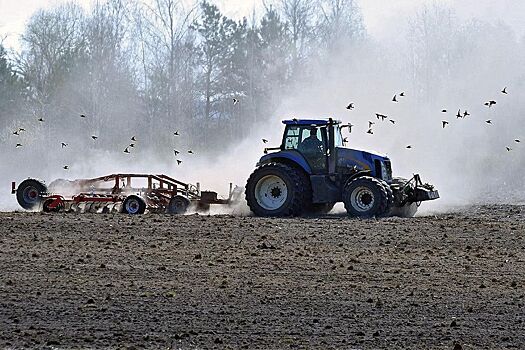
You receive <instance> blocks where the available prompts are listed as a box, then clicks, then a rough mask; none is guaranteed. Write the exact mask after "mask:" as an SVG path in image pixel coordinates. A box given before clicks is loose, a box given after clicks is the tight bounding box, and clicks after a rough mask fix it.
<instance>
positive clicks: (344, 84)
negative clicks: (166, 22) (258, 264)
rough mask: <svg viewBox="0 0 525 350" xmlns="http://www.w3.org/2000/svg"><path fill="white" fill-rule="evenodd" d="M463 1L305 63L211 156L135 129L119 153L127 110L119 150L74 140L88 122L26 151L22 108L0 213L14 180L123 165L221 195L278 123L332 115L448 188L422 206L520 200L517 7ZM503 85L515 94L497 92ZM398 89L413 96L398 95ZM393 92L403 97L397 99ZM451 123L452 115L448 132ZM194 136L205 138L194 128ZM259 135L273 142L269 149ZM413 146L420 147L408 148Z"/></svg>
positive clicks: (400, 168)
mask: <svg viewBox="0 0 525 350" xmlns="http://www.w3.org/2000/svg"><path fill="white" fill-rule="evenodd" d="M456 4H457V3H456V2H439V3H438V2H427V3H423V2H418V5H417V6H413V7H411V8H410V9H405V12H404V13H402V14H398V15H397V16H396V22H395V23H392V21H388V22H387V23H386V24H385V26H392V28H395V31H393V29H392V31H390V32H389V29H388V27H385V28H382V30H381V32H382V33H389V34H388V35H381V37H378V38H376V37H371V36H366V37H365V38H363V39H362V40H361V41H359V42H357V43H352V44H350V45H348V46H347V45H345V43H341V45H340V47H339V50H337V51H334V52H331V53H330V54H329V55H326V56H323V57H320V58H319V59H317V60H313V61H312V62H310V63H309V65H308V70H309V74H307V75H305V76H303V77H299V78H298V79H297V81H296V82H295V84H294V87H293V88H292V89H289V91H288V92H287V93H286V94H283V95H281V96H279V97H278V99H279V104H278V108H277V109H276V113H275V114H274V115H272V116H268V119H267V120H265V121H264V122H259V123H256V124H254V125H253V127H252V128H251V130H250V132H249V133H248V135H247V136H246V137H243V138H241V139H238V140H226V139H224V140H222V141H223V142H218V143H216V144H210V145H209V146H208V147H207V148H208V150H209V152H208V151H200V152H195V154H193V155H191V154H188V153H187V152H186V148H188V147H189V146H188V145H186V144H184V143H178V142H179V141H178V140H177V139H170V138H164V139H162V142H160V141H156V143H155V144H154V145H151V142H152V140H147V139H141V138H140V133H139V132H136V133H137V134H139V136H138V140H139V141H138V142H137V147H136V148H135V149H133V151H132V152H131V154H122V152H121V149H120V148H123V147H124V146H125V145H126V142H128V141H129V136H130V135H132V132H131V131H130V130H132V129H133V122H134V120H136V119H137V118H140V111H139V110H132V111H130V112H129V115H131V116H132V118H131V119H130V121H129V122H126V123H124V124H126V125H125V126H123V127H122V129H120V128H119V127H118V124H116V125H113V126H112V127H111V128H109V129H106V130H104V131H103V135H101V136H100V140H101V142H104V138H105V139H106V140H108V139H110V138H111V139H113V141H112V143H111V145H113V144H115V143H116V144H119V145H123V146H122V147H120V148H119V149H118V151H109V150H103V149H101V147H100V146H95V144H94V143H92V144H90V143H89V142H80V143H78V145H77V146H75V141H76V140H75V138H77V137H80V136H79V135H80V134H82V133H85V134H86V135H83V134H82V135H83V136H82V137H84V138H86V137H87V136H88V135H89V134H91V133H95V132H97V131H100V130H95V129H89V128H86V129H85V130H83V129H82V128H81V130H78V129H76V131H75V133H71V134H69V135H60V138H57V137H56V136H57V135H39V136H38V137H37V136H35V135H37V134H38V125H37V126H35V127H33V129H31V128H28V131H27V133H26V134H22V135H20V136H19V138H18V139H17V140H18V141H20V142H21V143H23V144H24V147H22V148H20V149H14V147H11V146H12V143H13V142H12V141H13V139H12V136H11V132H12V131H13V130H16V128H18V127H20V126H22V125H28V124H27V121H29V120H33V119H34V116H33V115H23V114H22V113H21V115H22V117H21V118H20V120H18V121H17V122H14V123H12V124H10V125H7V126H3V130H2V132H1V134H2V136H1V143H3V144H4V145H5V147H2V152H3V155H2V156H0V159H1V168H0V179H1V180H0V189H3V190H1V191H0V193H1V194H0V208H1V210H3V211H9V210H15V209H17V204H16V200H15V198H14V196H10V195H9V189H10V187H11V186H10V182H11V181H17V182H20V181H21V180H23V179H24V178H27V177H34V178H41V179H43V180H46V181H47V182H48V183H49V182H51V181H52V180H54V179H57V178H66V179H76V178H89V177H95V176H101V175H104V174H110V173H122V172H136V173H165V174H168V175H170V176H172V177H174V178H176V179H179V180H181V181H185V182H190V183H195V182H200V183H201V188H202V189H209V190H214V191H217V192H218V193H219V194H220V195H221V196H222V197H225V196H227V194H228V186H229V185H228V184H229V183H230V182H232V183H234V184H235V185H238V186H244V185H245V182H246V179H247V178H248V176H249V174H250V173H251V171H252V170H253V169H254V167H255V164H256V162H257V160H258V158H259V157H260V156H261V155H262V151H263V148H264V147H265V146H268V147H272V146H278V145H279V144H280V141H281V133H282V129H283V125H282V124H281V122H280V121H281V120H282V119H288V118H292V117H297V118H309V117H315V118H319V117H333V118H335V119H341V120H342V121H343V122H351V123H352V124H354V125H355V127H354V128H353V131H352V133H351V134H348V135H345V136H347V137H348V139H349V143H348V145H347V146H348V147H351V148H356V149H366V150H376V151H379V152H381V153H384V154H387V155H388V156H389V157H390V158H391V160H392V164H393V171H394V176H403V177H411V176H412V174H414V173H419V174H421V177H422V179H423V181H424V182H429V183H431V184H433V185H435V186H436V188H437V189H438V190H439V191H440V194H441V199H440V200H438V201H433V202H429V203H424V204H423V205H422V207H421V209H422V212H423V213H434V212H439V211H443V210H449V209H451V208H455V207H458V206H462V205H468V204H475V203H489V202H490V203H518V202H520V203H523V202H524V201H525V193H524V189H525V178H524V177H523V176H522V174H523V171H524V170H525V128H524V127H523V118H524V112H525V105H524V104H523V102H522V101H524V100H525V89H524V87H525V68H524V66H523V62H524V61H525V60H524V58H525V41H524V39H523V37H522V36H521V35H522V34H523V33H522V32H521V31H519V30H516V28H515V27H512V26H510V25H509V24H507V23H505V21H504V19H505V17H506V14H508V13H510V12H512V11H513V7H512V6H508V7H506V8H499V9H498V11H496V12H495V13H497V14H498V16H497V17H495V18H490V19H488V18H487V17H486V16H482V17H480V18H475V17H472V16H475V15H477V13H476V14H473V15H472V14H470V13H469V12H468V11H466V9H465V6H464V5H461V6H457V5H456ZM483 6H485V5H483ZM486 6H489V5H488V4H486ZM513 18H514V17H513ZM365 23H366V18H365ZM504 87H506V88H507V91H508V94H503V93H502V92H501V90H502V89H503V88H504ZM66 92H67V91H65V93H66ZM401 92H404V93H405V95H406V96H405V97H400V96H399V95H400V93H401ZM394 95H397V99H398V101H399V102H398V103H394V102H392V97H393V96H394ZM489 100H495V101H497V104H496V105H495V106H493V107H491V108H488V107H486V106H485V105H484V103H485V102H487V101H489ZM115 102H116V103H117V104H118V103H119V101H115ZM350 102H354V103H355V106H356V108H355V109H354V110H352V111H348V110H346V109H345V106H346V105H347V104H348V103H350ZM241 103H243V101H242V100H241ZM69 108H70V109H72V110H74V109H75V107H74V106H69ZM120 108H124V109H125V108H126V105H120ZM130 108H131V107H130ZM443 109H446V110H447V112H446V113H443V112H442V110H443ZM458 110H459V111H460V112H461V114H462V115H463V113H464V111H465V110H467V111H468V112H469V113H470V115H469V116H466V117H464V118H457V117H456V113H457V112H458ZM375 113H381V114H385V115H388V116H389V119H392V120H394V121H395V124H393V123H391V122H389V121H388V120H385V121H384V122H383V121H380V120H378V119H376V116H375ZM443 120H446V121H448V122H449V124H448V125H447V126H446V127H445V128H443V127H442V121H443ZM487 120H491V122H492V124H488V123H487V122H486V121H487ZM368 121H373V122H375V125H374V126H373V130H374V134H373V135H369V134H367V133H366V131H367V130H368ZM75 122H77V121H75ZM33 124H34V123H33ZM171 127H172V126H159V130H160V131H162V132H164V133H169V134H171V132H172V131H173V130H171ZM173 129H175V128H173ZM160 131H159V132H160ZM240 134H241V133H239V135H240ZM192 135H193V136H194V137H197V136H195V135H198V133H195V132H194V133H193V134H192ZM262 138H266V139H269V140H270V142H269V143H268V144H266V145H263V144H262V142H261V139H262ZM50 139H52V141H50ZM62 139H67V140H68V142H69V145H68V147H67V149H66V150H65V151H64V152H59V151H61V149H60V147H59V144H58V145H57V142H59V141H60V140H62ZM516 139H520V140H521V141H522V142H521V143H517V142H515V141H514V140H516ZM115 140H116V141H115ZM166 140H167V141H166ZM108 145H109V144H108ZM142 145H144V147H142ZM408 145H411V146H412V148H411V149H407V148H406V146H408ZM7 146H9V147H7ZM506 147H510V148H511V151H507V149H506ZM175 148H178V149H180V151H181V152H182V156H181V157H180V159H181V160H182V164H180V165H177V164H176V162H175V158H174V157H169V156H167V153H171V152H172V151H173V149H175ZM108 149H109V148H108ZM8 153H9V154H8ZM66 162H67V163H66ZM64 164H68V165H69V169H68V170H64V169H62V165H64ZM236 210H237V209H236ZM212 212H213V213H222V212H223V211H220V210H219V209H214V211H212ZM238 212H239V213H243V214H244V213H246V212H247V210H246V208H245V207H243V208H239V209H238V211H235V210H234V211H233V212H232V213H238Z"/></svg>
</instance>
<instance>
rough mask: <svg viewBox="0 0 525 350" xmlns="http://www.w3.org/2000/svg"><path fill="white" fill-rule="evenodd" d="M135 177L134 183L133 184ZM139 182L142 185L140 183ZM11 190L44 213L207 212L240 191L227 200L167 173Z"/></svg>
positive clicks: (29, 184)
mask: <svg viewBox="0 0 525 350" xmlns="http://www.w3.org/2000/svg"><path fill="white" fill-rule="evenodd" d="M132 180H133V183H134V184H133V185H132ZM137 184H138V186H137ZM11 193H12V194H16V199H17V201H18V204H20V206H21V207H22V208H24V209H26V210H37V211H44V212H59V211H68V212H94V213H111V212H121V213H127V214H143V213H144V212H145V211H146V210H148V211H150V212H160V213H170V214H184V213H185V212H187V211H188V209H189V208H194V209H196V210H202V211H206V210H208V209H209V207H210V205H211V204H222V205H229V204H231V203H232V202H233V200H234V197H235V198H236V197H237V196H238V195H239V193H240V191H239V190H237V189H235V190H233V188H232V184H230V191H229V195H228V198H227V199H219V198H218V197H217V193H216V192H211V191H201V190H200V186H199V184H198V183H197V185H192V184H187V183H183V182H180V181H178V180H175V179H173V178H171V177H169V176H166V175H148V174H113V175H108V176H102V177H97V178H94V179H81V180H74V181H69V180H55V181H53V182H52V183H50V184H49V186H46V185H45V184H44V183H43V182H42V181H39V180H35V179H27V180H24V181H22V183H20V185H18V187H16V183H15V182H13V183H12V188H11Z"/></svg>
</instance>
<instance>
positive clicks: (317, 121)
mask: <svg viewBox="0 0 525 350" xmlns="http://www.w3.org/2000/svg"><path fill="white" fill-rule="evenodd" d="M330 123H332V124H341V121H340V120H333V119H332V118H326V119H291V120H283V124H286V125H328V124H330Z"/></svg>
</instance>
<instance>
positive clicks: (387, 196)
mask: <svg viewBox="0 0 525 350" xmlns="http://www.w3.org/2000/svg"><path fill="white" fill-rule="evenodd" d="M363 180H366V181H369V182H370V183H371V184H373V185H375V186H376V187H377V189H378V190H379V204H378V206H377V208H376V210H375V212H374V213H363V214H358V213H355V214H352V212H353V210H352V207H351V204H350V202H351V201H350V198H349V197H350V195H351V191H349V190H348V188H350V187H351V186H352V185H353V184H354V183H356V182H357V181H363ZM343 203H344V206H345V209H346V211H347V213H348V214H349V215H355V216H358V217H374V216H375V217H382V216H385V215H388V213H389V212H390V208H391V207H392V204H393V195H392V190H391V189H390V186H388V184H386V182H384V181H383V180H380V179H377V178H374V177H371V176H360V177H357V178H355V179H353V180H351V181H349V182H348V183H347V184H346V185H345V187H344V190H343Z"/></svg>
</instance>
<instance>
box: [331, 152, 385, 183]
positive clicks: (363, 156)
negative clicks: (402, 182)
mask: <svg viewBox="0 0 525 350" xmlns="http://www.w3.org/2000/svg"><path fill="white" fill-rule="evenodd" d="M336 155H337V163H336V164H337V167H340V168H353V167H356V168H357V170H370V171H371V172H372V174H373V175H374V176H377V177H382V176H381V169H379V168H378V167H377V164H379V165H380V166H382V165H385V166H386V167H387V168H390V159H389V158H388V157H387V156H385V155H382V154H379V153H373V152H367V151H361V150H356V149H350V148H342V147H337V148H336ZM387 164H388V165H387ZM389 171H391V170H389Z"/></svg>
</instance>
